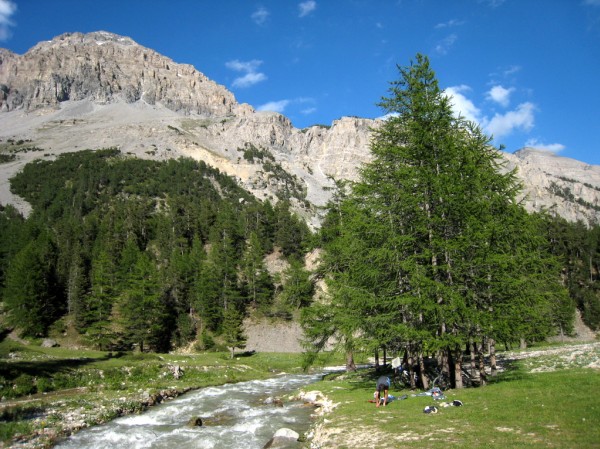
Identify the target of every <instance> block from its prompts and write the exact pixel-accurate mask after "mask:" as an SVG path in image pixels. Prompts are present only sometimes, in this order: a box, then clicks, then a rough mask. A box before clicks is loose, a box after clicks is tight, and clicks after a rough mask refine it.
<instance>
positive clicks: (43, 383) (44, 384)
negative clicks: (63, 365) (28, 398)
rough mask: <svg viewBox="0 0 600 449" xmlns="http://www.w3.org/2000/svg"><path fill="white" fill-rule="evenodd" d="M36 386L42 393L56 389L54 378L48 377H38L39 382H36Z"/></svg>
mask: <svg viewBox="0 0 600 449" xmlns="http://www.w3.org/2000/svg"><path fill="white" fill-rule="evenodd" d="M35 386H36V388H37V391H38V392H40V393H44V392H48V391H52V390H54V385H53V383H52V380H51V379H48V378H47V377H40V378H38V380H37V382H36V383H35Z"/></svg>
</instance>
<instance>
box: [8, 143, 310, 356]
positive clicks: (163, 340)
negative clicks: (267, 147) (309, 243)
mask: <svg viewBox="0 0 600 449" xmlns="http://www.w3.org/2000/svg"><path fill="white" fill-rule="evenodd" d="M11 189H12V191H13V192H14V193H16V194H18V195H20V196H22V197H23V198H25V199H26V200H27V201H29V202H30V203H31V204H32V206H33V212H32V214H31V215H30V216H29V218H28V219H27V220H25V219H23V217H21V216H20V215H19V214H18V213H17V212H16V211H15V210H14V209H13V208H11V207H6V208H4V209H2V210H0V288H1V289H3V298H4V303H5V310H6V311H7V312H8V321H9V324H10V325H11V326H14V327H18V328H19V329H20V330H21V331H22V332H25V333H27V334H32V335H34V334H36V335H37V334H40V335H43V334H44V333H45V332H46V330H47V328H48V326H49V325H51V324H52V322H53V321H54V320H55V319H57V318H58V317H60V316H61V315H63V314H65V313H68V314H70V316H71V317H72V318H73V323H74V324H75V327H76V328H77V329H78V330H79V331H80V332H81V333H82V334H84V335H85V337H86V339H87V341H89V342H90V343H93V344H94V345H95V346H97V347H99V348H104V349H113V350H114V349H121V348H122V349H125V348H127V347H129V346H130V345H131V344H133V343H137V344H140V346H143V347H144V348H145V349H147V348H151V349H153V350H166V349H168V348H169V347H171V346H172V345H184V344H187V342H189V341H191V340H193V339H194V338H196V336H197V334H200V333H202V332H203V331H205V330H207V329H208V330H211V331H215V332H218V331H219V329H220V326H221V324H222V322H223V311H224V310H225V309H226V308H228V307H229V305H231V306H232V307H235V308H238V309H240V310H241V309H243V308H244V307H245V306H247V305H248V304H253V303H257V302H260V303H264V304H267V305H268V304H269V303H270V301H271V296H272V294H273V287H272V281H271V280H270V277H269V276H268V273H267V272H266V270H264V267H261V266H260V264H258V262H259V259H260V257H262V256H264V255H265V254H267V253H268V252H271V251H272V250H273V247H274V245H277V246H280V247H282V248H283V249H284V253H285V254H286V255H290V256H291V255H298V254H300V253H301V251H302V250H303V248H304V247H305V246H306V243H305V240H306V239H307V238H308V237H309V236H310V233H309V231H308V228H306V226H305V225H304V223H303V222H302V221H301V220H299V219H298V218H296V217H295V216H294V215H292V214H291V213H290V210H289V205H288V204H287V203H282V204H279V205H277V207H276V208H273V206H272V205H271V204H270V203H268V202H266V203H264V204H262V203H260V202H258V201H257V200H256V199H255V198H254V197H253V196H252V195H250V194H249V193H248V192H246V191H245V190H243V189H241V188H240V187H239V186H238V185H237V184H236V183H235V181H234V180H233V179H231V178H229V177H228V176H225V175H223V174H221V173H220V172H219V171H218V170H215V169H212V168H210V167H208V166H207V165H206V164H204V163H203V162H196V161H193V160H191V159H179V160H169V161H166V162H156V161H149V160H138V159H133V158H129V157H125V156H123V155H122V154H121V153H120V152H119V151H118V150H115V149H107V150H98V151H82V152H79V153H69V154H64V155H61V156H59V157H58V158H57V159H56V160H54V161H35V162H33V163H31V164H28V165H27V166H25V168H24V169H23V171H22V172H21V173H19V174H18V175H17V176H15V178H13V179H12V180H11ZM288 232H289V233H292V234H290V235H288V234H287V233H288ZM254 247H256V249H254ZM250 254H252V256H250ZM250 259H252V260H253V263H255V268H256V269H257V271H256V275H257V277H256V279H250V277H249V273H250V271H246V275H241V273H242V272H244V269H245V268H247V264H248V263H250ZM244 260H245V261H244ZM257 264H258V265H257ZM25 267H27V269H25ZM9 278H10V279H9ZM144 327H145V331H146V332H147V335H144V337H143V338H142V328H144Z"/></svg>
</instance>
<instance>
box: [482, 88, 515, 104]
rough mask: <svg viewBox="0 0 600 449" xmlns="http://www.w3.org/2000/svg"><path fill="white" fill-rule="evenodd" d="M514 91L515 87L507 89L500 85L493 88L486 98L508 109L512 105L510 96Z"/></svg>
mask: <svg viewBox="0 0 600 449" xmlns="http://www.w3.org/2000/svg"><path fill="white" fill-rule="evenodd" d="M514 90H515V89H514V87H511V88H509V89H506V88H505V87H502V86H500V85H498V86H494V87H492V88H491V89H490V90H489V91H488V93H487V94H486V97H487V99H488V100H491V101H493V102H495V103H498V104H499V105H501V106H503V107H505V108H506V107H508V105H509V104H510V94H511V93H513V91H514Z"/></svg>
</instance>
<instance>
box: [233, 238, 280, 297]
mask: <svg viewBox="0 0 600 449" xmlns="http://www.w3.org/2000/svg"><path fill="white" fill-rule="evenodd" d="M263 259H264V251H263V248H262V245H261V243H260V240H259V238H258V235H257V234H256V232H254V231H253V232H251V233H250V238H249V239H248V242H247V244H246V249H245V251H244V254H243V256H242V261H241V267H240V268H241V280H242V282H243V284H244V287H245V290H246V294H247V298H248V302H249V303H250V304H251V305H252V307H255V308H256V307H266V306H268V305H269V304H270V302H271V299H272V296H273V290H274V287H273V281H272V280H271V276H270V274H269V272H268V271H267V268H266V267H265V263H264V260H263Z"/></svg>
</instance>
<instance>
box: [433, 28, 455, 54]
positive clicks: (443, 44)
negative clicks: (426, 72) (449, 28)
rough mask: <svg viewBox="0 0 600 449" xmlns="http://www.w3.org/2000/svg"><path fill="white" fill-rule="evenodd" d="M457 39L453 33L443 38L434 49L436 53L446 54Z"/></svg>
mask: <svg viewBox="0 0 600 449" xmlns="http://www.w3.org/2000/svg"><path fill="white" fill-rule="evenodd" d="M457 39H458V36H457V35H456V34H454V33H453V34H451V35H449V36H447V37H445V38H444V39H442V40H441V41H440V42H439V43H438V44H437V45H436V47H435V51H436V53H439V54H440V55H445V54H447V53H448V50H450V47H452V46H453V45H454V42H456V40H457Z"/></svg>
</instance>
